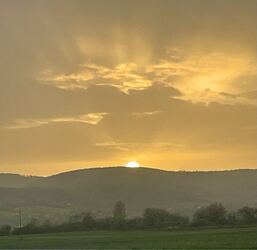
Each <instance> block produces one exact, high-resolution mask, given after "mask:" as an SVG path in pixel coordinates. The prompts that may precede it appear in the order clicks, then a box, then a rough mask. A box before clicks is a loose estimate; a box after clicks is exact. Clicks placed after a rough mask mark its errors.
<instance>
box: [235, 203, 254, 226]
mask: <svg viewBox="0 0 257 250" xmlns="http://www.w3.org/2000/svg"><path fill="white" fill-rule="evenodd" d="M238 215H239V220H240V222H241V223H246V224H252V223H256V222H257V209H255V208H251V207H243V208H241V209H239V210H238Z"/></svg>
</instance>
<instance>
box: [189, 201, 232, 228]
mask: <svg viewBox="0 0 257 250" xmlns="http://www.w3.org/2000/svg"><path fill="white" fill-rule="evenodd" d="M226 214H227V211H226V209H225V208H224V207H223V205H222V204H221V203H212V204H210V205H209V206H207V207H204V208H200V209H198V210H197V211H196V212H195V213H194V224H195V225H222V224H225V223H226Z"/></svg>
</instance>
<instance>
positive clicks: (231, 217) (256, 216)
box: [0, 201, 257, 235]
mask: <svg viewBox="0 0 257 250" xmlns="http://www.w3.org/2000/svg"><path fill="white" fill-rule="evenodd" d="M254 224H257V208H251V207H243V208H241V209H238V210H237V211H236V212H228V211H227V210H226V209H225V208H224V206H223V205H222V204H221V203H213V204H210V205H209V206H207V207H200V208H198V209H197V210H196V211H195V213H194V214H193V216H192V218H191V219H190V218H189V217H185V216H181V215H179V214H174V213H170V212H168V211H167V210H164V209H160V208H147V209H145V211H144V213H143V215H142V216H141V217H138V218H132V219H127V218H126V207H125V204H124V203H123V202H121V201H118V202H117V203H116V204H115V206H114V210H113V216H112V217H108V218H95V217H94V216H93V214H92V213H91V212H87V213H83V214H81V215H74V216H71V217H70V218H69V220H68V222H66V223H62V224H59V225H52V224H51V223H50V222H49V221H45V222H44V223H39V222H38V221H37V220H36V219H33V220H32V221H31V222H30V223H28V224H26V225H25V226H22V227H19V228H12V227H11V226H9V225H4V226H2V227H1V228H0V235H11V234H13V235H22V234H35V233H51V232H69V231H84V230H117V229H118V230H132V229H134V230H137V229H141V230H142V229H143V230H144V229H163V230H165V229H166V230H167V229H175V228H178V229H179V228H188V227H191V228H194V227H209V226H212V227H220V226H240V225H254Z"/></svg>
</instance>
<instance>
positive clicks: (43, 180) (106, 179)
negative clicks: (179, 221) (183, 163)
mask: <svg viewBox="0 0 257 250" xmlns="http://www.w3.org/2000/svg"><path fill="white" fill-rule="evenodd" d="M256 180H257V170H256V169H255V170H232V171H211V172H174V171H163V170H158V169H152V168H137V169H129V168H124V167H108V168H92V169H82V170H76V171H70V172H65V173H60V174H57V175H53V176H49V177H31V176H28V177H26V176H21V175H15V174H0V224H4V223H16V221H17V209H19V208H22V210H23V213H24V219H25V220H29V218H31V217H37V218H39V219H45V218H50V219H51V220H56V221H58V220H61V219H63V218H65V216H67V215H70V214H71V213H75V212H79V211H89V210H90V211H93V213H95V214H96V215H98V216H105V215H109V214H111V211H112V208H113V205H114V204H115V202H116V201H118V200H122V201H124V202H125V204H126V206H127V212H128V216H136V215H140V214H141V213H142V211H143V210H144V209H145V208H146V207H158V208H166V209H169V210H170V211H173V212H179V213H181V214H188V215H190V214H191V213H192V212H193V211H194V210H195V208H196V207H198V206H203V205H207V204H210V203H212V202H216V201H217V202H222V203H223V204H224V205H225V206H226V207H227V208H228V209H237V208H239V207H242V206H244V205H249V206H256V205H257V181H256Z"/></svg>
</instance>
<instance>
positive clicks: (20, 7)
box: [0, 0, 257, 175]
mask: <svg viewBox="0 0 257 250" xmlns="http://www.w3.org/2000/svg"><path fill="white" fill-rule="evenodd" d="M256 21H257V1H255V0H226V1H221V0H216V1H213V0H190V1H189V0H158V1H157V0H124V1H120V0H107V1H106V0H94V1H89V0H81V1H80V0H73V1H68V0H31V1H30V0H15V1H14V0H0V34H1V39H0V55H1V60H0V172H11V173H21V174H29V175H50V174H54V173H58V172H62V171H68V170H73V169H77V168H87V167H96V166H117V165H124V164H126V163H127V162H128V161H132V160H134V161H137V162H138V163H139V164H140V165H142V166H150V167H156V168H160V169H166V170H175V171H177V170H190V171H195V170H220V169H238V168H240V169H241V168H256V167H257V150H256V149H257V140H256V139H257V133H256V129H257V126H256V125H257V124H256V120H257V119H256V118H257V112H256V111H257V110H256V105H257V99H256V97H257V90H256V89H257V86H256V74H257V67H256V66H257V59H256V44H257V43H256V42H257V22H256Z"/></svg>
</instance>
